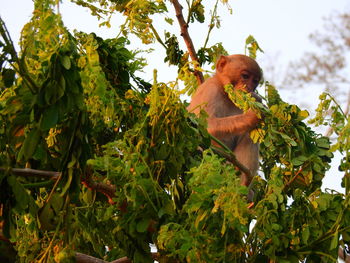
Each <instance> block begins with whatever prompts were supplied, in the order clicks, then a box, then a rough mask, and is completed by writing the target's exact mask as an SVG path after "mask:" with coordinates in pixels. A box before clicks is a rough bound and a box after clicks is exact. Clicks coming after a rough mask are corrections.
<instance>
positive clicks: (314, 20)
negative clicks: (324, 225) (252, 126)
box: [0, 0, 350, 192]
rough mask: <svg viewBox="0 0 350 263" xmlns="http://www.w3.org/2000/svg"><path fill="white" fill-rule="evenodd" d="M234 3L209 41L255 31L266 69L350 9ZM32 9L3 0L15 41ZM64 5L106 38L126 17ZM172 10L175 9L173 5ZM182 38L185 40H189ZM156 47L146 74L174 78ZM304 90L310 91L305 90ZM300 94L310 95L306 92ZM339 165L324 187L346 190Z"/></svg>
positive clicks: (232, 46) (198, 39)
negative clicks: (104, 17)
mask: <svg viewBox="0 0 350 263" xmlns="http://www.w3.org/2000/svg"><path fill="white" fill-rule="evenodd" d="M180 2H181V3H184V2H185V1H184V0H180ZM204 3H208V5H206V8H210V7H212V6H213V4H214V3H215V0H207V1H204ZM229 4H230V6H231V8H232V10H233V14H232V15H230V13H229V11H228V10H227V8H226V7H225V6H223V5H220V6H219V15H220V16H221V29H219V30H217V29H214V30H213V33H212V35H211V41H210V42H209V46H210V45H212V44H215V43H217V42H222V43H223V45H224V47H225V48H226V50H227V51H228V52H229V53H230V54H236V53H244V45H245V39H246V38H247V37H248V36H249V35H253V36H254V37H255V39H256V40H257V41H258V43H259V45H260V47H261V48H262V49H263V50H264V52H265V53H264V54H261V53H259V55H258V58H257V61H258V62H259V63H260V65H261V67H262V68H263V69H264V66H266V67H267V66H268V63H273V62H274V58H275V57H276V55H278V61H276V64H277V67H280V69H281V71H283V70H284V68H285V67H286V65H287V64H288V62H290V61H292V60H296V59H298V58H300V57H301V56H302V54H303V53H304V52H305V51H312V49H313V48H315V47H314V46H312V45H310V41H309V40H308V35H309V34H310V33H312V32H314V31H315V30H320V31H321V32H324V29H323V28H322V26H323V22H324V21H323V17H325V16H328V15H330V14H332V13H334V12H337V11H338V12H341V11H345V10H350V1H349V0H332V1H330V0H230V1H229ZM32 10H33V2H32V1H31V0H0V16H1V17H2V19H3V20H4V21H5V23H6V25H7V28H8V30H9V32H10V34H11V36H12V39H13V41H14V42H18V39H19V34H20V30H21V28H22V27H23V25H24V24H25V23H26V22H28V21H29V19H30V17H31V12H32ZM60 11H61V13H62V16H63V20H64V23H65V25H66V26H67V27H68V28H69V29H70V30H73V29H77V30H80V31H84V32H87V33H90V32H95V33H96V34H97V35H99V36H101V37H103V38H113V37H115V36H116V35H117V34H118V33H119V25H120V24H121V22H122V21H123V18H122V17H121V15H120V14H116V16H115V17H114V18H113V20H112V27H111V28H109V29H108V28H105V27H104V28H100V27H98V24H99V22H98V21H97V19H96V18H94V17H92V16H91V15H90V13H89V11H88V10H87V9H84V8H82V7H78V6H76V5H74V4H72V3H70V2H68V1H67V0H63V3H62V4H61V6H60ZM169 11H171V12H173V10H172V9H169ZM172 14H174V13H172ZM172 18H173V19H174V20H175V23H176V22H177V21H176V18H175V17H174V16H173V17H172ZM208 18H209V17H208ZM162 19H163V18H158V19H157V20H156V22H155V27H156V28H157V30H158V31H159V33H160V35H161V36H163V31H164V29H162V28H159V27H160V26H161V25H163V24H165V23H163V20H162ZM208 23H209V21H208V22H207V23H204V24H198V25H196V26H194V27H190V28H189V31H190V35H191V37H192V39H193V41H194V44H195V46H196V47H198V46H200V45H202V44H203V43H204V40H205V37H206V33H207V25H208ZM174 29H176V30H177V32H175V31H174ZM178 31H179V27H178V25H177V24H174V26H173V30H172V31H171V32H173V33H178ZM179 41H180V42H181V41H182V39H180V38H179ZM181 44H182V45H183V43H181ZM150 47H152V48H156V51H155V52H154V53H152V54H150V55H148V56H146V58H148V63H149V65H148V66H147V67H146V69H145V73H144V74H143V75H142V77H143V78H145V79H146V80H148V81H152V74H153V73H152V71H153V69H154V68H157V69H158V80H159V81H164V82H168V81H171V80H174V79H175V77H176V72H177V68H176V67H168V66H167V65H166V64H164V62H163V58H164V55H165V52H164V49H161V47H160V45H158V44H156V45H152V46H150ZM183 47H184V46H183ZM130 48H131V49H136V48H140V49H144V48H145V46H142V45H141V43H140V42H139V41H138V40H137V39H136V38H132V44H131V45H130ZM157 52H159V53H157ZM265 75H267V76H268V75H269V72H265ZM302 92H303V93H304V91H302ZM307 92H308V93H307V97H309V100H310V102H314V105H316V103H317V101H318V96H319V94H320V93H321V91H320V90H316V89H311V90H309V91H307ZM281 93H282V95H283V98H285V100H287V101H288V102H290V103H295V104H299V102H300V99H301V98H300V97H299V98H298V97H296V96H295V94H296V91H295V90H293V91H291V92H287V91H285V90H284V91H281ZM298 93H300V91H299V92H298ZM299 96H304V98H305V94H302V95H299ZM311 114H312V112H311ZM336 171H337V165H334V167H333V168H332V170H331V171H330V172H328V176H326V178H325V180H324V187H329V188H332V189H335V190H338V191H341V192H343V190H342V189H341V188H340V181H341V176H340V175H339V176H337V172H336ZM338 174H339V173H338Z"/></svg>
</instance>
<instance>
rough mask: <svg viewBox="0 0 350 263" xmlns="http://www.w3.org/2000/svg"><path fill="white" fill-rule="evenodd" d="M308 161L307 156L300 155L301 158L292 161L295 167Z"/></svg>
mask: <svg viewBox="0 0 350 263" xmlns="http://www.w3.org/2000/svg"><path fill="white" fill-rule="evenodd" d="M307 160H308V158H307V157H306V156H304V155H300V156H298V157H296V158H294V159H293V160H292V163H293V165H294V166H300V165H302V164H303V163H304V162H306V161H307Z"/></svg>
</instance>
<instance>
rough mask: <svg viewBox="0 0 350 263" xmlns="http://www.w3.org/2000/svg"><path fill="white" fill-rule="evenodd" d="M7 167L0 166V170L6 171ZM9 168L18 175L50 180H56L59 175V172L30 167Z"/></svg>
mask: <svg viewBox="0 0 350 263" xmlns="http://www.w3.org/2000/svg"><path fill="white" fill-rule="evenodd" d="M6 170H7V168H3V167H0V171H6ZM9 170H10V171H11V172H12V173H13V174H15V175H18V176H33V177H44V178H48V179H52V180H57V178H58V177H59V176H60V175H61V173H60V172H53V171H44V170H35V169H30V168H23V169H22V168H9Z"/></svg>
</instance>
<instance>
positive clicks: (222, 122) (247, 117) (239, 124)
mask: <svg viewBox="0 0 350 263" xmlns="http://www.w3.org/2000/svg"><path fill="white" fill-rule="evenodd" d="M259 121H260V119H259V117H258V116H257V115H256V114H255V112H254V111H252V110H248V111H247V112H246V113H242V114H238V115H233V116H228V117H222V118H215V117H214V118H208V131H209V133H210V134H212V135H214V136H215V137H219V138H220V135H224V134H235V135H239V134H243V133H246V132H249V131H251V130H252V129H254V128H255V127H256V125H257V124H258V123H259Z"/></svg>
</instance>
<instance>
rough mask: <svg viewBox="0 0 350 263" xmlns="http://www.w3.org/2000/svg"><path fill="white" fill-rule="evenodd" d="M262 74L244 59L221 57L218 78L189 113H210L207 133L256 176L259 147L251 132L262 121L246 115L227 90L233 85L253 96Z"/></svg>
mask: <svg viewBox="0 0 350 263" xmlns="http://www.w3.org/2000/svg"><path fill="white" fill-rule="evenodd" d="M261 77H262V76H261V70H260V67H259V65H258V64H257V63H256V62H255V60H253V59H251V58H249V57H247V56H244V55H231V56H221V57H220V59H219V61H218V62H217V65H216V74H215V75H214V76H213V77H211V78H209V79H207V80H206V81H205V82H204V83H203V84H202V85H200V86H199V87H198V89H197V91H196V93H195V94H194V95H193V97H192V101H191V103H190V105H189V107H188V110H189V111H192V112H194V113H196V114H197V115H198V114H199V112H200V110H201V109H204V110H205V111H206V112H207V113H208V131H209V133H210V134H212V135H213V136H215V137H217V138H218V139H219V140H220V141H222V142H223V143H224V144H225V145H227V146H228V147H229V148H230V149H231V150H232V151H233V152H234V154H235V155H236V158H237V160H238V161H239V162H240V163H242V164H243V165H244V166H245V167H247V168H248V169H249V170H250V172H251V174H252V175H253V176H254V175H255V174H256V172H257V170H258V165H259V145H258V144H254V143H253V142H252V140H251V139H250V137H249V132H250V131H251V130H252V129H254V128H255V127H256V125H257V124H258V122H259V118H258V117H257V116H256V115H255V113H254V112H253V111H251V110H249V111H248V112H246V113H243V112H242V110H241V109H239V108H238V107H237V106H236V105H235V104H234V103H233V102H232V101H231V100H230V99H229V97H228V95H227V93H226V92H225V90H224V86H225V85H227V84H232V85H233V86H234V88H235V89H242V90H245V91H247V92H250V93H251V94H252V96H254V97H255V98H257V99H258V100H259V97H258V95H257V94H256V93H255V92H254V91H255V89H256V87H257V85H258V84H259V81H260V79H261ZM251 179H252V178H248V176H247V175H245V174H243V175H242V176H241V183H242V184H244V185H247V186H248V185H249V184H250V182H251Z"/></svg>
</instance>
